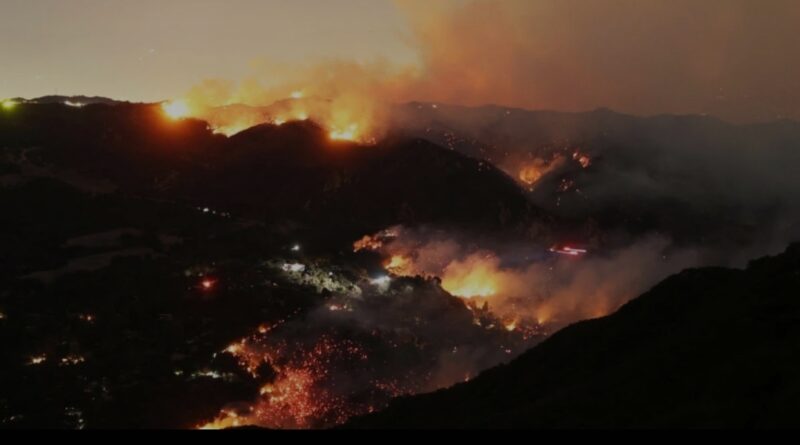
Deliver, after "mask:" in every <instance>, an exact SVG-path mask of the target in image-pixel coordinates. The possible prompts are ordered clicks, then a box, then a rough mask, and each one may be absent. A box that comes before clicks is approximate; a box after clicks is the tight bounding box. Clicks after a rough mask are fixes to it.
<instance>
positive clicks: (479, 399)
mask: <svg viewBox="0 0 800 445" xmlns="http://www.w3.org/2000/svg"><path fill="white" fill-rule="evenodd" d="M798 291H800V245H797V244H795V245H793V246H791V247H790V248H789V249H788V250H787V251H786V252H785V253H784V254H781V255H779V256H776V257H772V258H764V259H761V260H757V261H754V262H752V263H751V264H750V266H749V267H748V268H747V269H746V270H729V269H720V268H707V269H696V270H687V271H685V272H682V273H680V274H678V275H675V276H673V277H671V278H669V279H667V280H665V281H664V282H662V283H661V284H659V285H658V286H656V287H655V288H654V289H653V290H651V291H650V292H648V293H646V294H645V295H643V296H641V297H640V298H638V299H636V300H634V301H632V302H630V303H628V304H627V305H625V306H624V307H623V308H622V309H620V310H619V311H618V312H617V313H615V314H613V315H611V316H608V317H605V318H601V319H597V320H591V321H585V322H582V323H578V324H576V325H573V326H571V327H569V328H566V329H564V330H563V331H561V332H559V333H557V334H555V335H553V336H552V337H551V338H550V339H548V340H547V341H545V342H543V343H542V344H540V345H538V346H537V347H535V348H533V349H532V350H531V351H529V352H527V353H525V354H524V355H522V356H521V357H519V358H518V359H516V360H514V361H513V362H511V363H510V364H508V365H505V366H500V367H498V368H495V369H492V370H490V371H487V372H485V373H484V374H482V375H480V376H479V377H478V378H476V379H474V380H473V381H470V382H468V383H464V384H459V385H457V386H455V387H453V388H451V389H447V390H441V391H439V392H436V393H433V394H428V395H421V396H416V397H411V398H405V399H400V400H397V401H395V402H394V403H392V404H391V405H390V406H389V408H387V409H386V410H385V411H383V412H380V413H377V414H374V415H371V416H367V417H363V418H360V419H357V420H354V421H352V422H351V423H350V424H349V425H348V426H349V427H352V428H440V427H454V428H481V427H495V428H519V427H535V428H609V427H636V428H639V427H644V428H659V427H693V428H694V427H699V428H706V427H787V426H794V427H796V426H798V419H797V416H796V413H797V411H798V408H800V380H798V377H797V376H798V375H800V374H799V372H800V361H798V360H797V357H798V354H799V353H800V300H798V298H797V296H798V295H800V292H798Z"/></svg>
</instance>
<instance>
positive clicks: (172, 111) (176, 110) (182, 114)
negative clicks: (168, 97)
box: [161, 100, 191, 120]
mask: <svg viewBox="0 0 800 445" xmlns="http://www.w3.org/2000/svg"><path fill="white" fill-rule="evenodd" d="M161 109H162V110H163V111H164V113H165V114H166V115H167V116H169V117H170V118H171V119H175V120H177V119H184V118H187V117H189V116H190V115H191V110H190V109H189V105H188V104H187V103H186V101H184V100H173V101H169V102H164V103H162V104H161Z"/></svg>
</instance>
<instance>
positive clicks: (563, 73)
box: [397, 0, 800, 121]
mask: <svg viewBox="0 0 800 445" xmlns="http://www.w3.org/2000/svg"><path fill="white" fill-rule="evenodd" d="M397 4H398V5H399V7H400V8H401V10H403V11H404V12H405V14H406V16H407V17H408V19H409V22H410V24H411V29H412V34H413V42H414V43H415V44H416V48H417V49H418V51H419V54H420V58H421V64H422V66H423V67H424V69H423V72H424V76H423V77H422V78H421V79H419V82H418V84H417V85H416V86H415V88H414V93H415V94H416V95H417V97H418V98H424V99H426V100H436V101H443V102H447V103H456V104H462V105H483V104H499V105H506V106H518V107H523V108H534V109H556V110H562V111H577V110H587V109H594V108H598V107H609V108H612V109H615V110H618V111H623V112H628V113H634V114H656V113H708V114H712V115H716V116H719V117H722V118H725V119H730V120H737V121H750V120H769V119H774V118H778V117H790V118H795V119H797V118H800V108H798V106H797V103H798V99H799V98H800V86H798V84H797V82H795V79H797V77H798V75H800V59H798V58H797V57H795V56H794V51H795V50H794V48H797V47H798V45H800V34H798V33H797V32H796V29H797V26H798V24H800V4H798V3H797V2H795V1H792V0H768V1H763V2H753V1H750V0H708V1H702V2H697V1H692V0H678V1H666V0H663V1H662V0H645V1H640V0H591V1H585V0H566V1H548V0H543V1H542V0H536V1H530V0H503V1H491V0H474V1H461V0H451V1H443V2H435V4H434V5H431V2H426V1H420V0H399V1H397Z"/></svg>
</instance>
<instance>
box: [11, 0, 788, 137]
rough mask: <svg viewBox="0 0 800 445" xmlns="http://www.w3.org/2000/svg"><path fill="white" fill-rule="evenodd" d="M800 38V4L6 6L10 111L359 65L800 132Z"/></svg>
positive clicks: (121, 2) (456, 90) (399, 75)
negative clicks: (21, 103) (30, 102)
mask: <svg viewBox="0 0 800 445" xmlns="http://www.w3.org/2000/svg"><path fill="white" fill-rule="evenodd" d="M798 29H800V1H797V0H761V1H754V0H703V1H697V0H557V1H556V0H137V1H131V0H0V61H1V62H0V64H2V76H0V98H2V97H16V96H22V97H36V96H42V95H47V94H63V95H74V94H86V95H102V96H109V97H113V98H117V99H125V100H133V101H157V100H162V99H167V98H171V97H176V96H179V95H181V94H184V93H185V92H186V91H188V90H189V89H191V88H192V87H193V86H196V85H198V84H201V83H202V82H203V81H206V80H209V79H226V80H229V81H234V82H241V81H243V80H246V79H250V78H254V77H258V79H259V82H261V81H264V80H265V79H266V80H267V81H268V80H269V78H270V77H275V76H277V75H278V74H277V73H282V74H281V75H283V76H288V77H296V78H302V79H308V76H307V75H302V74H301V71H300V70H299V69H298V68H297V67H301V66H307V67H310V68H309V69H307V70H305V71H304V72H305V73H314V74H315V75H318V74H319V73H323V74H324V73H326V72H328V71H326V68H325V66H330V67H337V66H338V67H339V71H340V72H339V73H338V74H336V75H332V77H336V76H339V79H341V78H342V77H343V76H341V66H342V65H341V63H340V62H341V61H347V62H348V63H351V64H352V63H355V64H365V65H367V66H368V69H365V70H361V71H360V72H359V71H358V70H354V69H353V68H352V65H350V68H349V69H350V70H351V71H352V72H359V73H360V74H361V75H364V76H365V77H364V82H367V83H369V84H370V85H371V88H372V87H374V88H372V89H373V90H375V91H380V92H387V91H390V92H391V94H390V95H388V96H387V97H388V98H389V99H391V100H397V99H401V100H422V101H437V102H447V103H453V104H459V105H484V104H497V105H506V106H513V107H521V108H528V109H555V110H562V111H579V110H590V109H595V108H599V107H608V108H612V109H615V110H618V111H621V112H628V113H633V114H644V115H647V114H660V113H694V114H710V115H715V116H719V117H722V118H723V119H727V120H732V121H742V122H749V121H765V120H773V119H779V118H791V119H795V120H800V82H798V80H797V79H798V78H800V56H799V55H798V50H797V48H800V32H798ZM337 63H338V65H337ZM326 64H327V65H326ZM287 66H293V67H294V68H293V69H287V68H286V67H287ZM376 67H377V69H376ZM386 67H392V69H387V68H386ZM311 68H313V69H311ZM394 68H398V69H394ZM286 80H287V79H283V81H284V82H285V81H286ZM348 81H349V82H350V83H351V84H353V83H358V82H360V81H361V79H359V78H351V79H349V80H348ZM378 86H379V87H378ZM387 94H388V93H387Z"/></svg>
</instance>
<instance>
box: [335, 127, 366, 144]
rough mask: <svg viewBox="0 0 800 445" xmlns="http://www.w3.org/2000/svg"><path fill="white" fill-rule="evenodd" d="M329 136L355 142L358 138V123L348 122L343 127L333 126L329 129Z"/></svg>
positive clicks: (337, 139)
mask: <svg viewBox="0 0 800 445" xmlns="http://www.w3.org/2000/svg"><path fill="white" fill-rule="evenodd" d="M329 135H330V138H331V139H333V140H334V141H351V142H355V141H357V140H358V138H359V134H358V124H350V125H348V126H346V127H344V128H343V129H340V128H336V127H334V128H333V129H331V131H330V133H329Z"/></svg>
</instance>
